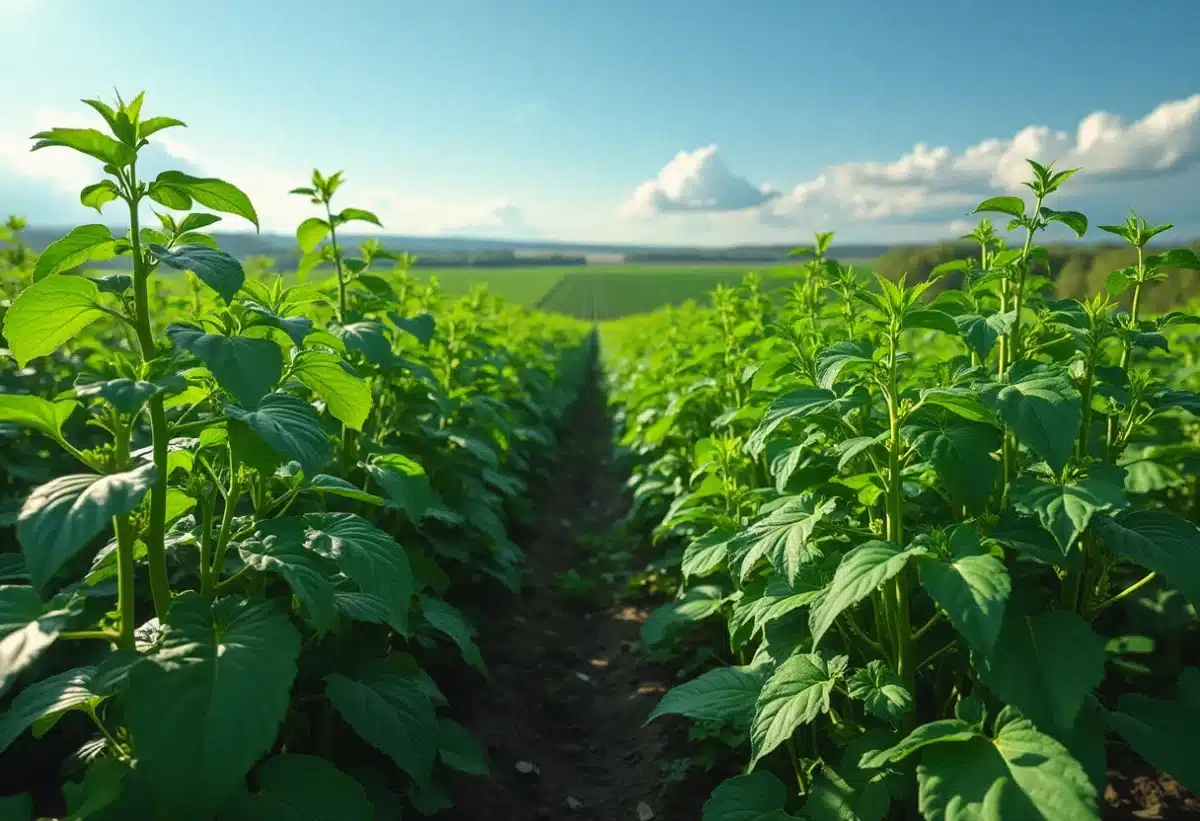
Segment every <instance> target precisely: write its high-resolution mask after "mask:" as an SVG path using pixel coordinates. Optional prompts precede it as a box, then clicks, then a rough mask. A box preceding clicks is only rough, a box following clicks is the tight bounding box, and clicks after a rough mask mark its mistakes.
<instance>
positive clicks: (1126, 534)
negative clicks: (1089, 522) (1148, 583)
mask: <svg viewBox="0 0 1200 821" xmlns="http://www.w3.org/2000/svg"><path fill="white" fill-rule="evenodd" d="M1095 525H1096V532H1097V533H1098V534H1099V535H1100V538H1101V540H1103V542H1104V544H1105V545H1107V546H1108V548H1109V549H1110V550H1112V552H1113V553H1114V554H1116V555H1118V556H1120V557H1122V558H1124V559H1127V560H1129V561H1131V562H1133V563H1134V564H1137V565H1141V566H1142V567H1144V568H1146V569H1147V570H1153V571H1155V572H1156V573H1158V574H1159V575H1161V576H1162V577H1163V578H1164V579H1166V580H1167V582H1168V583H1170V584H1171V585H1172V586H1173V587H1175V588H1176V589H1178V590H1179V592H1180V593H1182V594H1183V595H1184V596H1186V597H1187V599H1188V600H1189V601H1190V602H1192V604H1193V605H1194V606H1196V607H1200V528H1197V527H1196V525H1194V524H1193V523H1192V522H1189V521H1187V520H1186V519H1181V518H1179V517H1178V516H1173V515H1171V514H1170V513H1166V512H1164V511H1158V510H1133V511H1129V512H1128V513H1121V514H1118V515H1117V516H1115V517H1113V518H1108V517H1105V516H1101V517H1097V518H1096V519H1095Z"/></svg>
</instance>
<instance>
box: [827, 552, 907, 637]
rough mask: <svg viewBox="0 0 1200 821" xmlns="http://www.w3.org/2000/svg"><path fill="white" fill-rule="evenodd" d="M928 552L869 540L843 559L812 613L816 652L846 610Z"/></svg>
mask: <svg viewBox="0 0 1200 821" xmlns="http://www.w3.org/2000/svg"><path fill="white" fill-rule="evenodd" d="M925 553H926V550H925V548H923V547H919V546H913V547H909V548H908V549H906V550H901V549H900V548H898V547H896V546H895V545H894V544H891V543H890V542H882V541H870V542H865V543H863V544H861V545H859V546H858V547H856V548H854V549H853V550H851V551H850V552H849V553H847V554H846V555H845V556H843V557H842V561H841V563H840V564H839V565H838V568H837V572H836V573H835V574H834V576H833V581H832V582H830V583H829V589H828V591H827V592H826V594H825V597H824V598H823V599H821V601H820V602H819V603H818V604H817V605H816V606H815V607H813V608H812V610H810V611H809V619H808V626H809V629H810V630H811V631H812V642H813V649H816V647H817V645H818V644H819V643H820V641H821V638H822V637H823V636H824V635H825V633H826V631H828V630H829V628H830V627H832V626H833V622H834V620H835V619H836V618H837V617H838V616H840V615H841V614H842V612H843V611H845V610H846V609H847V608H850V607H853V606H854V605H856V604H858V603H859V602H860V601H862V600H863V599H865V598H867V597H868V596H870V595H871V593H873V592H874V591H875V588H877V587H878V586H879V585H881V584H883V583H884V582H885V581H887V580H888V579H890V578H892V577H893V576H895V575H896V574H897V573H899V572H900V571H901V570H903V569H904V566H905V565H906V564H907V563H908V560H909V559H910V558H911V557H913V556H919V555H924V554H925Z"/></svg>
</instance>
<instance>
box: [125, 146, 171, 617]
mask: <svg viewBox="0 0 1200 821" xmlns="http://www.w3.org/2000/svg"><path fill="white" fill-rule="evenodd" d="M128 183H129V243H130V246H131V249H132V252H133V301H134V312H135V316H134V326H135V328H136V329H137V336H138V348H139V349H140V350H141V355H142V363H143V364H145V363H147V362H149V361H150V360H151V359H153V358H154V356H155V352H154V328H153V326H152V325H151V323H150V298H149V279H150V269H149V266H148V265H147V264H146V257H145V255H144V253H143V251H142V240H141V237H140V236H139V233H140V231H141V228H140V225H139V221H138V204H139V202H140V201H141V195H140V192H139V191H138V182H137V167H136V164H135V165H131V166H130V167H129V180H128ZM147 406H148V407H149V409H150V438H151V442H152V445H153V449H154V467H155V475H154V484H153V485H151V487H150V521H149V522H148V523H147V525H146V532H145V535H144V537H143V540H144V541H145V543H146V562H147V564H148V565H149V568H150V595H151V598H152V599H153V600H154V613H155V615H156V616H158V618H160V619H165V618H166V617H167V610H169V609H170V607H171V583H170V580H169V579H168V577H167V551H166V546H165V541H166V531H167V443H168V437H169V436H170V433H169V432H168V431H167V412H166V410H165V409H164V408H163V396H162V394H161V393H159V394H155V395H154V396H152V397H150V400H149V402H147ZM131 549H132V548H131Z"/></svg>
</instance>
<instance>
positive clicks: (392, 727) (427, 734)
mask: <svg viewBox="0 0 1200 821" xmlns="http://www.w3.org/2000/svg"><path fill="white" fill-rule="evenodd" d="M325 694H326V695H327V696H328V697H329V701H330V703H332V704H333V707H334V709H336V710H337V711H338V713H340V714H341V716H342V718H343V719H345V720H346V723H347V724H349V725H350V726H351V727H352V728H353V729H354V731H355V732H356V733H358V735H359V737H361V738H362V739H363V740H364V741H366V742H367V743H369V744H371V745H372V746H373V747H375V748H376V749H378V750H379V751H380V752H382V753H384V754H385V755H387V756H388V757H390V758H391V759H392V761H394V762H395V763H396V766H397V767H399V768H400V769H402V770H404V771H405V772H406V773H408V774H409V775H410V776H412V777H413V779H415V780H416V781H418V782H420V783H425V782H428V781H429V778H430V776H431V775H432V774H433V762H434V759H435V757H436V756H437V753H438V725H437V719H436V718H435V717H434V714H433V704H432V703H430V701H429V697H428V696H427V695H426V694H425V693H424V692H422V690H421V687H420V685H419V684H418V683H417V682H416V681H415V680H414V679H413V678H412V677H411V676H409V675H406V674H405V673H404V672H403V671H402V670H401V669H400V668H399V667H398V662H395V661H393V660H392V659H391V658H386V659H382V660H380V661H379V662H377V663H375V664H374V665H372V666H371V667H369V668H367V669H366V670H363V671H361V672H359V673H356V674H354V675H353V676H349V675H343V674H341V673H334V674H332V675H330V676H328V677H327V678H326V679H325Z"/></svg>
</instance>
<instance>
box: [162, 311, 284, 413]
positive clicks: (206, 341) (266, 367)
mask: <svg viewBox="0 0 1200 821" xmlns="http://www.w3.org/2000/svg"><path fill="white" fill-rule="evenodd" d="M167 337H168V338H169V339H170V340H171V344H172V345H174V346H175V347H176V348H179V349H180V350H183V351H187V352H188V353H191V354H193V355H194V356H196V357H197V358H198V359H199V360H200V361H201V362H203V363H204V364H205V365H206V366H207V367H208V369H209V371H211V372H212V375H213V376H214V377H215V378H216V380H217V384H218V385H220V386H221V387H222V388H224V389H225V390H226V391H228V392H229V393H230V394H231V395H232V396H233V397H234V399H236V400H237V402H238V404H240V405H242V406H244V407H248V408H253V407H255V406H256V405H257V404H258V401H259V400H260V399H262V398H263V397H264V396H266V395H267V394H268V393H270V392H271V391H272V390H273V389H274V387H275V386H276V385H277V384H279V378H280V377H281V376H282V375H283V353H282V351H280V349H279V346H278V345H276V344H275V343H274V342H272V341H271V340H269V339H251V338H249V337H244V336H223V335H221V334H208V333H205V332H204V331H202V330H201V329H200V328H197V327H195V326H194V325H182V324H171V325H168V326H167Z"/></svg>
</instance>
